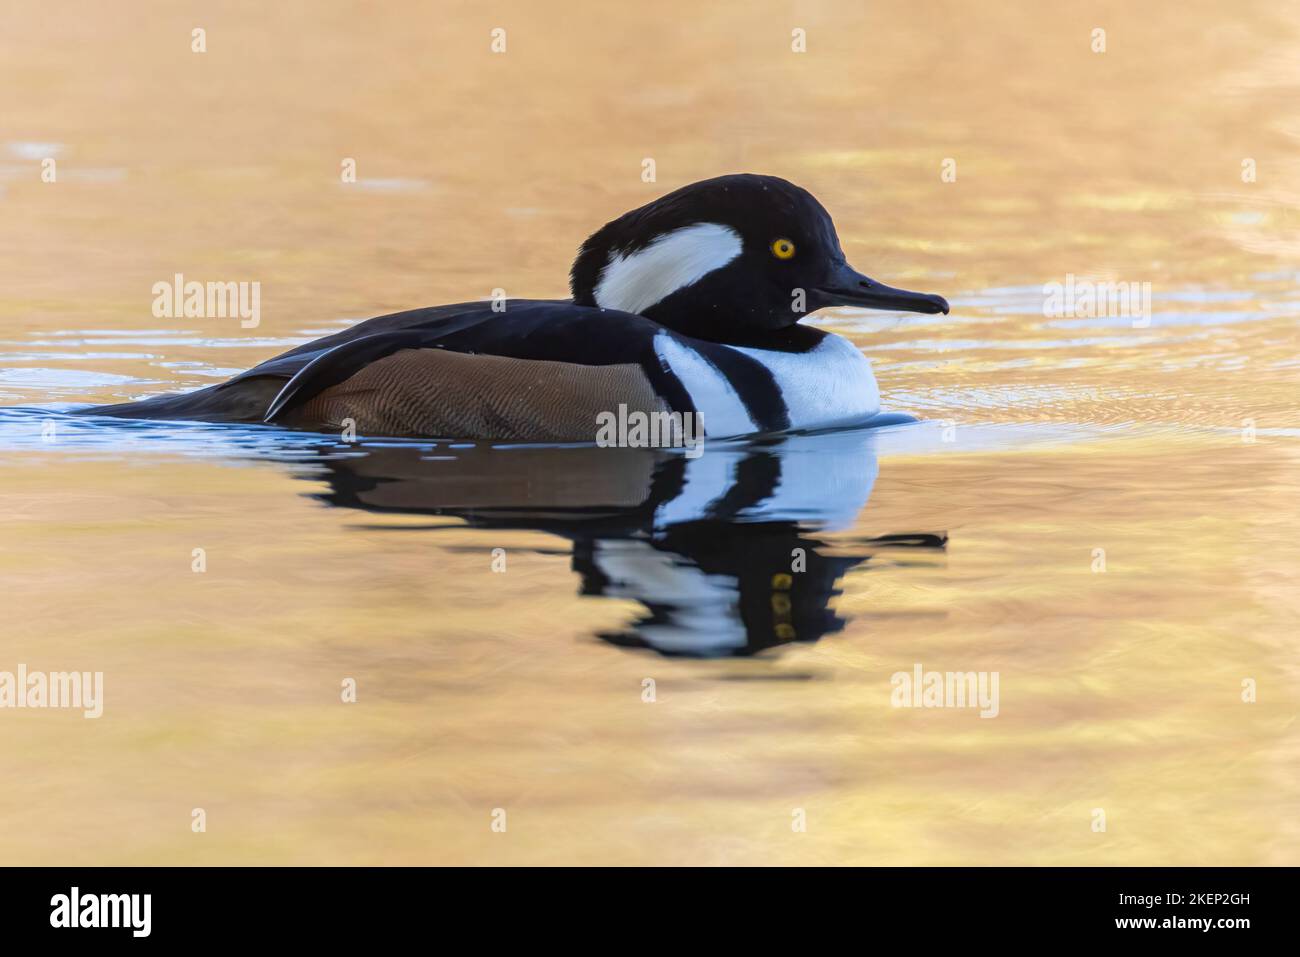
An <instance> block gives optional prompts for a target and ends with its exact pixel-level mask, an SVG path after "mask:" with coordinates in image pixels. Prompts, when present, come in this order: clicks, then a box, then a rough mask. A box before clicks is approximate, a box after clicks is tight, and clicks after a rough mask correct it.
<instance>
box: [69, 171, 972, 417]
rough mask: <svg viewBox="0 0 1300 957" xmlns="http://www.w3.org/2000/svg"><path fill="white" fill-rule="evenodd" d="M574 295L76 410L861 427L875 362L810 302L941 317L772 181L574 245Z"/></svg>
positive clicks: (817, 211) (668, 205)
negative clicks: (636, 418)
mask: <svg viewBox="0 0 1300 957" xmlns="http://www.w3.org/2000/svg"><path fill="white" fill-rule="evenodd" d="M569 286H570V292H571V294H572V298H571V299H568V300H539V299H504V298H503V299H500V300H490V301H476V302H463V303H456V304H452V305H441V306H429V307H425V308H421V309H412V310H407V311H404V312H397V313H392V314H389V315H383V316H377V317H375V318H373V319H368V320H366V321H364V322H360V323H358V324H356V325H354V326H351V327H349V328H347V329H344V330H342V331H340V332H337V333H334V334H332V335H328V336H324V337H323V338H320V339H316V340H314V341H311V342H307V343H304V344H302V345H300V346H297V347H296V348H293V349H290V350H289V351H288V352H285V353H283V354H282V355H279V356H276V357H274V358H271V359H268V360H266V361H265V362H262V363H261V364H259V365H257V366H254V367H253V368H251V369H249V370H247V371H245V372H243V373H240V374H239V375H236V376H234V377H233V378H231V379H229V380H227V381H225V382H222V383H220V384H218V385H214V386H209V387H207V388H203V389H199V390H197V391H193V392H188V393H183V394H173V395H162V396H155V397H151V398H146V399H142V400H138V401H134V402H126V403H121V404H117V405H108V406H93V407H90V408H88V409H84V410H81V412H82V414H91V415H98V416H110V417H117V418H134V419H155V420H170V421H198V422H243V423H261V424H266V425H272V426H279V427H283V428H287V429H296V430H306V431H311V432H316V433H338V432H339V431H341V430H342V431H345V430H347V429H348V428H349V427H350V428H351V429H352V430H353V431H354V433H355V434H363V435H366V436H375V437H380V436H382V437H422V438H456V439H465V440H508V441H520V442H590V441H592V440H593V439H594V438H595V437H596V433H597V432H598V430H599V428H600V423H601V422H602V421H604V422H607V421H608V418H602V417H607V416H608V415H609V414H611V413H612V412H614V410H618V411H619V414H622V415H627V414H629V413H630V414H641V415H643V416H652V415H662V414H663V413H670V414H674V413H675V414H679V415H686V414H689V415H691V416H693V417H694V419H695V421H696V423H697V428H698V429H699V431H700V432H701V434H702V436H703V437H707V438H709V439H715V438H732V437H741V436H752V435H761V434H769V433H783V432H799V431H808V430H820V429H827V428H835V427H840V426H846V425H852V424H859V423H862V422H864V421H866V420H868V419H870V418H871V417H872V416H875V415H876V414H877V413H879V411H880V392H879V389H878V387H877V384H876V380H875V377H874V375H873V373H872V370H871V363H870V361H869V360H868V359H867V358H866V357H865V356H864V355H863V354H862V352H861V350H860V349H859V348H858V347H857V346H855V345H854V344H853V343H852V342H850V341H849V340H847V339H845V338H844V337H842V336H838V335H835V334H834V333H831V332H828V331H826V330H823V329H818V328H815V327H813V326H810V325H806V324H802V320H803V319H805V318H806V317H807V316H809V315H811V314H812V313H814V312H816V311H817V310H819V309H824V308H827V307H832V306H853V307H859V308H866V309H883V310H891V311H904V312H915V313H924V314H937V313H944V314H947V313H948V302H947V300H945V299H944V298H943V297H942V296H938V295H934V294H930V293H919V292H912V291H909V290H906V289H898V288H894V287H891V286H887V285H885V284H884V283H881V282H878V281H876V280H875V279H871V278H869V277H868V276H865V275H863V274H862V273H860V272H858V271H857V270H856V269H854V268H853V267H852V266H850V265H849V264H848V262H847V260H846V258H845V255H844V251H843V249H842V247H841V244H840V240H839V236H838V234H837V232H836V230H835V225H834V223H833V222H832V220H831V217H830V214H829V213H827V211H826V209H825V208H824V207H823V206H822V204H821V203H820V202H818V201H817V199H816V198H815V197H814V196H813V195H812V194H811V193H810V192H808V191H807V190H805V189H803V188H801V187H799V186H796V185H795V184H793V183H791V182H789V181H787V180H785V179H781V178H779V177H776V176H769V175H759V174H753V173H739V174H730V175H725V176H718V177H715V178H712V179H707V180H702V181H700V182H696V183H692V184H690V185H687V186H683V187H681V188H679V189H677V190H675V191H673V192H670V193H668V194H666V195H664V196H661V197H660V198H658V199H656V200H654V201H652V202H650V203H647V204H646V205H644V206H641V207H639V208H637V209H634V210H632V211H630V212H627V213H624V214H623V215H622V216H619V217H618V218H616V219H614V220H612V221H610V222H608V223H606V224H605V225H604V226H602V227H601V228H600V229H598V230H596V232H594V233H592V234H591V236H589V237H588V238H587V240H586V241H585V242H584V243H583V244H582V245H581V247H580V248H579V250H578V253H577V256H576V258H575V259H574V261H573V265H572V269H571V270H570V275H569Z"/></svg>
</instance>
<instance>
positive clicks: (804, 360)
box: [704, 335, 880, 430]
mask: <svg viewBox="0 0 1300 957" xmlns="http://www.w3.org/2000/svg"><path fill="white" fill-rule="evenodd" d="M732 348H735V349H736V351H737V352H740V353H743V354H744V355H747V356H749V357H750V358H751V359H754V360H756V361H758V362H761V363H762V364H763V365H764V366H765V367H766V368H767V370H768V371H769V372H771V373H772V378H773V379H774V380H775V381H776V386H777V388H778V389H780V390H781V398H782V399H784V400H785V405H786V408H787V409H789V411H790V428H792V429H821V428H828V427H830V426H836V425H856V424H860V423H861V422H863V421H864V420H866V419H869V418H871V416H873V415H875V414H876V413H877V412H879V411H880V390H879V388H878V387H877V386H876V377H875V376H874V375H873V374H872V372H871V363H870V361H868V359H867V357H866V356H864V355H863V354H862V353H861V352H860V351H859V350H858V347H857V346H855V345H854V344H853V343H851V342H849V340H847V339H845V338H843V337H842V336H836V335H828V336H826V338H825V339H823V340H822V341H821V342H819V343H818V344H817V346H816V348H814V349H811V350H809V351H808V352H802V353H800V352H776V351H772V350H768V349H741V348H736V347H734V346H733V347H732ZM704 428H705V429H706V430H708V429H709V419H708V416H705V418H704Z"/></svg>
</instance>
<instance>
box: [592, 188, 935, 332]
mask: <svg viewBox="0 0 1300 957" xmlns="http://www.w3.org/2000/svg"><path fill="white" fill-rule="evenodd" d="M570 286H571V289H572V292H573V299H574V301H575V302H577V303H579V304H582V305H588V306H602V307H604V308H606V309H619V310H622V311H623V312H633V313H638V314H640V315H643V316H646V317H648V318H650V319H653V320H655V321H656V322H659V323H661V324H663V325H665V326H668V327H669V328H671V329H675V330H676V331H678V332H682V333H685V334H686V335H691V336H696V337H699V338H704V339H712V340H714V341H717V342H734V341H743V340H746V339H751V338H754V337H756V336H760V337H761V336H762V335H763V334H764V333H770V332H772V331H773V330H778V329H783V328H786V327H788V326H792V325H794V324H795V323H796V322H798V321H799V320H800V319H802V318H803V317H804V316H805V315H806V314H808V313H810V312H813V311H815V310H817V309H822V308H824V307H826V306H859V307H865V308H868V309H890V310H898V311H903V312H925V313H937V312H943V313H946V312H947V311H948V303H947V301H945V300H944V299H943V298H942V297H941V296H935V295H930V294H928V293H920V292H909V291H908V290H906V289H895V288H893V287H891V286H886V285H885V284H884V283H880V282H877V281H876V280H874V279H871V278H869V277H867V276H864V275H862V273H860V272H858V271H857V270H855V269H854V268H853V267H852V266H850V265H849V264H848V263H847V262H846V261H845V259H844V251H843V250H842V249H841V248H840V240H839V237H838V236H837V235H836V233H835V224H834V223H832V222H831V217H830V215H829V214H828V213H827V212H826V210H825V209H823V208H822V204H821V203H819V202H817V200H816V198H815V197H814V196H813V195H812V194H811V193H809V192H808V191H807V190H805V189H800V188H799V187H798V186H795V185H794V184H793V183H789V182H786V181H785V180H783V179H779V178H777V177H775V176H755V175H752V174H738V175H733V176H719V177H717V178H716V179H707V180H703V181H702V182H699V183H692V184H691V185H690V186H683V187H682V188H681V189H679V190H677V191H676V192H672V193H669V194H668V195H667V196H664V197H662V198H660V199H657V200H655V201H654V202H653V203H648V204H647V205H645V206H642V207H641V208H640V209H634V210H632V211H631V212H630V213H624V214H623V215H622V216H620V217H619V218H618V219H616V220H614V221H613V222H610V223H606V224H605V225H604V226H603V227H601V228H600V229H599V230H597V231H596V232H595V233H593V234H592V235H591V236H590V237H589V238H588V239H587V241H586V242H585V243H583V245H582V249H581V250H580V251H579V252H578V258H577V259H576V260H574V263H573V269H572V272H571V273H570Z"/></svg>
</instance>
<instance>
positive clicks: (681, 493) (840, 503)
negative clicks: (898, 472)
mask: <svg viewBox="0 0 1300 957" xmlns="http://www.w3.org/2000/svg"><path fill="white" fill-rule="evenodd" d="M872 442H873V436H872V433H871V432H869V431H855V432H840V433H830V434H822V435H800V436H787V437H784V438H781V439H772V440H770V441H766V442H762V443H750V444H736V445H724V444H718V443H714V444H711V445H710V446H709V448H708V451H707V452H706V453H705V454H704V455H702V456H701V457H699V458H695V459H691V458H687V457H686V456H684V455H681V454H673V453H667V452H662V451H653V450H646V449H604V448H594V447H581V448H556V447H539V446H528V447H516V448H509V449H506V448H492V447H489V446H485V445H476V446H472V447H467V448H461V449H455V450H444V449H442V448H439V449H438V450H437V452H436V453H430V452H429V450H428V449H427V448H423V449H421V448H415V447H409V446H406V447H403V446H389V447H382V448H369V449H366V452H367V454H366V455H363V456H349V457H344V458H337V459H332V460H327V461H326V462H325V465H326V467H327V469H328V481H329V486H330V490H329V491H328V492H327V493H323V494H321V495H319V496H318V497H319V498H321V499H322V500H323V501H326V502H329V503H330V504H332V505H337V506H342V507H345V508H359V509H364V510H366V511H372V512H393V513H411V514H428V515H446V516H455V517H458V518H461V519H464V520H465V521H467V522H468V523H469V524H470V525H471V526H474V527H479V528H507V529H529V530H538V531H546V532H550V533H553V534H556V535H560V536H563V537H565V538H568V539H570V540H571V541H572V542H573V569H574V571H576V572H577V573H578V574H579V575H580V577H581V593H582V594H584V595H604V596H609V597H615V598H625V599H631V600H634V601H638V602H640V603H641V604H642V605H644V606H645V608H646V613H645V614H644V615H642V616H641V617H640V618H638V619H637V620H636V621H635V622H633V623H632V624H631V625H630V626H629V627H628V629H627V630H626V631H623V632H620V633H617V634H606V635H602V636H601V637H602V638H604V639H605V640H607V641H610V642H612V643H614V644H618V645H633V646H642V647H650V648H654V649H655V650H657V651H659V652H662V653H664V654H687V655H744V654H753V653H755V652H758V651H762V650H763V649H765V648H770V647H773V646H775V645H780V644H785V643H787V642H792V641H816V640H817V639H818V638H820V637H821V636H822V635H824V634H827V633H830V632H834V631H838V630H839V629H840V628H842V627H843V625H844V620H843V619H842V618H840V617H838V616H837V615H836V614H835V613H834V612H833V611H832V610H831V609H830V607H829V603H830V600H831V598H832V597H833V596H835V595H837V594H838V593H839V591H838V589H837V587H836V586H837V583H838V581H839V579H840V578H841V577H843V576H844V575H845V574H846V573H847V572H848V571H849V570H850V569H852V568H854V567H855V566H857V565H859V564H861V563H863V562H865V561H866V560H867V559H868V558H870V557H871V554H872V553H873V552H875V551H877V550H879V549H881V548H884V547H922V548H942V547H943V545H944V542H945V541H946V537H945V536H943V535H892V536H885V537H883V538H876V539H854V540H850V541H848V542H843V541H841V542H839V543H837V548H836V550H835V552H834V553H832V552H831V550H830V548H829V546H828V545H827V543H826V542H824V541H822V540H820V539H818V538H816V537H814V535H813V533H814V532H816V531H817V530H823V529H824V530H836V529H845V528H848V527H849V526H851V525H852V524H853V522H854V520H855V518H856V517H857V514H858V512H859V511H860V510H861V508H862V507H863V506H864V505H865V504H866V502H867V497H868V495H869V494H870V491H871V486H872V483H873V481H874V479H875V475H876V457H875V453H874V449H873V447H872Z"/></svg>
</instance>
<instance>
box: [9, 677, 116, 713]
mask: <svg viewBox="0 0 1300 957" xmlns="http://www.w3.org/2000/svg"><path fill="white" fill-rule="evenodd" d="M0 708H80V709H81V710H82V713H83V714H82V716H83V717H86V718H98V717H99V716H100V715H102V714H103V713H104V672H102V671H93V672H92V671H51V672H44V671H28V670H27V666H26V665H23V664H20V665H19V666H18V671H17V673H16V674H15V673H14V672H12V671H0Z"/></svg>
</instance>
